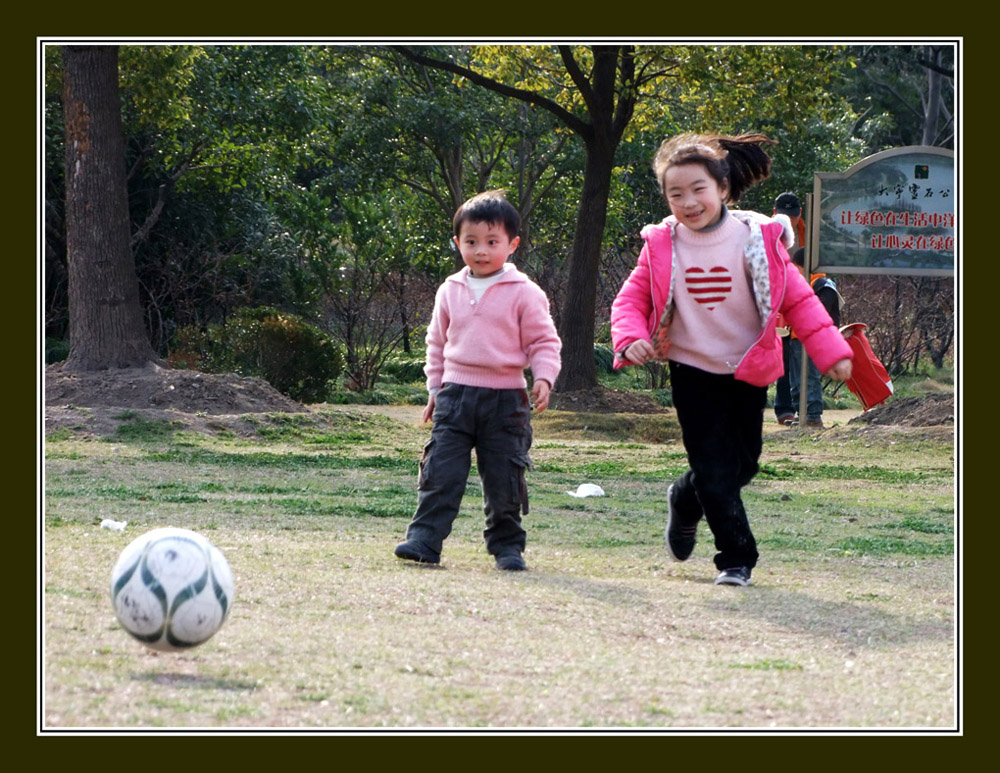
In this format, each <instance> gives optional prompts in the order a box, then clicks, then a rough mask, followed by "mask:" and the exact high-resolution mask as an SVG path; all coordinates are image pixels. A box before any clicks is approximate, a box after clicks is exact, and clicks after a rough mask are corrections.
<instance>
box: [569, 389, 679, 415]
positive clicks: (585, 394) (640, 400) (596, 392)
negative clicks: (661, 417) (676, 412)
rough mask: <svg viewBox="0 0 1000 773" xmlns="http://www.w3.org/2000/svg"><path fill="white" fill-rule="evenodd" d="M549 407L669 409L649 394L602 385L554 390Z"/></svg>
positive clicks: (606, 410) (580, 410)
mask: <svg viewBox="0 0 1000 773" xmlns="http://www.w3.org/2000/svg"><path fill="white" fill-rule="evenodd" d="M549 407H550V408H552V409H553V410H556V411H573V412H575V413H667V412H668V411H669V409H668V408H664V407H663V406H662V405H660V404H659V403H658V402H656V400H654V399H653V398H652V397H650V396H649V395H644V394H640V393H638V392H626V391H619V390H617V389H608V388H607V387H601V386H599V387H596V388H594V389H580V390H575V391H572V392H553V393H552V399H551V400H550V401H549Z"/></svg>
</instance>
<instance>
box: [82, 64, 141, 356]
mask: <svg viewBox="0 0 1000 773" xmlns="http://www.w3.org/2000/svg"><path fill="white" fill-rule="evenodd" d="M62 94H63V109H64V125H65V133H66V141H65V148H66V163H65V186H66V190H65V195H66V210H65V211H66V218H65V223H66V260H67V265H68V269H69V270H68V277H67V279H68V300H69V334H70V349H69V357H68V359H67V360H66V362H65V364H64V366H63V367H64V368H65V369H66V370H102V369H107V368H127V367H139V366H143V365H146V364H148V363H151V362H153V361H154V360H156V356H155V354H154V352H153V349H152V347H151V346H150V343H149V338H148V336H147V333H146V329H145V326H144V325H143V321H142V309H141V308H140V305H139V291H138V284H137V281H136V274H135V263H134V260H133V257H132V250H131V244H130V240H131V233H130V228H129V210H128V198H127V193H126V186H125V145H124V137H123V134H122V124H121V103H120V98H119V91H118V48H117V47H116V46H66V47H65V48H64V49H63V91H62Z"/></svg>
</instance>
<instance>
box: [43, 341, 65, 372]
mask: <svg viewBox="0 0 1000 773" xmlns="http://www.w3.org/2000/svg"><path fill="white" fill-rule="evenodd" d="M67 357H69V340H68V339H65V338H49V337H46V339H45V364H46V365H51V364H52V363H54V362H62V361H63V360H65V359H66V358H67Z"/></svg>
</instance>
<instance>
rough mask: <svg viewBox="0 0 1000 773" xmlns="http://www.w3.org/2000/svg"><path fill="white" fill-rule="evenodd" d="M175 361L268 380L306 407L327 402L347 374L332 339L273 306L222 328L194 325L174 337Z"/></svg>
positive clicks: (247, 311) (243, 312) (242, 312)
mask: <svg viewBox="0 0 1000 773" xmlns="http://www.w3.org/2000/svg"><path fill="white" fill-rule="evenodd" d="M174 349H175V351H174V352H172V359H173V360H177V361H185V362H189V363H190V362H197V363H200V365H201V367H202V369H203V370H206V371H208V372H210V373H224V372H233V373H239V374H240V375H242V376H256V377H258V378H263V379H264V380H265V381H267V382H268V383H269V384H271V386H273V387H274V388H275V389H277V390H278V391H279V392H281V393H282V394H285V395H288V396H289V397H291V398H292V399H294V400H299V401H300V402H304V403H317V402H323V401H324V400H326V398H327V396H328V394H329V389H330V381H332V380H334V379H336V378H337V377H338V376H339V375H340V373H341V371H342V370H343V357H342V356H341V354H340V350H339V348H338V347H337V345H336V343H334V341H333V339H332V338H330V337H329V336H328V335H326V334H325V333H324V332H323V331H321V330H320V329H319V328H317V327H315V326H313V325H310V324H309V323H308V322H306V321H305V320H303V319H302V318H301V317H299V316H297V315H295V314H289V313H287V312H283V311H279V310H277V309H274V308H271V307H269V306H262V307H257V308H243V309H239V310H238V311H237V312H236V313H235V314H234V315H233V316H232V317H230V318H229V319H228V320H227V321H226V322H225V323H224V324H222V325H211V326H209V327H208V329H207V330H204V331H202V330H198V329H197V328H193V327H191V326H189V327H185V328H181V329H180V330H178V331H177V333H176V334H175V336H174Z"/></svg>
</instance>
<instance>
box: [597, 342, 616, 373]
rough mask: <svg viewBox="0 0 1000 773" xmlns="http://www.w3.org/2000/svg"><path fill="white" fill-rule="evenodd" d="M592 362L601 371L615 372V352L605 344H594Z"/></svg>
mask: <svg viewBox="0 0 1000 773" xmlns="http://www.w3.org/2000/svg"><path fill="white" fill-rule="evenodd" d="M594 362H595V364H596V365H597V370H598V371H599V372H601V373H614V372H615V353H614V350H613V349H612V348H611V347H610V346H609V345H607V344H594Z"/></svg>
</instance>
